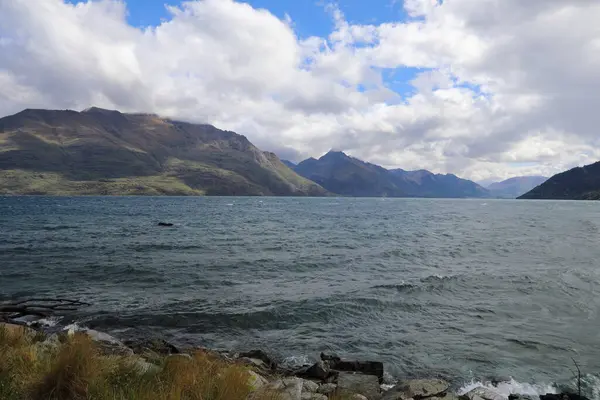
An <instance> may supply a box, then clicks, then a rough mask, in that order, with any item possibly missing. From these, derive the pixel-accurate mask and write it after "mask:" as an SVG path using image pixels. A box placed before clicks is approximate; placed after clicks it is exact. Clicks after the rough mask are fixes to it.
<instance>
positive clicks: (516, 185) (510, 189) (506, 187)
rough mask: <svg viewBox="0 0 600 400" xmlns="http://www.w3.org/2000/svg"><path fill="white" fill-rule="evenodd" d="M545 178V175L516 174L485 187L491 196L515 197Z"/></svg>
mask: <svg viewBox="0 0 600 400" xmlns="http://www.w3.org/2000/svg"><path fill="white" fill-rule="evenodd" d="M547 180H548V178H547V177H545V176H516V177H514V178H510V179H507V180H504V181H502V182H494V183H492V184H490V185H489V186H488V187H487V189H488V190H489V191H490V193H491V194H492V196H493V197H498V198H504V199H515V198H517V197H519V196H521V195H522V194H524V193H527V192H529V191H530V190H531V189H533V188H534V187H536V186H538V185H541V184H542V183H544V182H545V181H547Z"/></svg>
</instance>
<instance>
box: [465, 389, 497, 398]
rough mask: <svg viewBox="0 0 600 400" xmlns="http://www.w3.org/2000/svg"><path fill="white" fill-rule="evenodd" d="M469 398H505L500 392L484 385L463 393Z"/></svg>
mask: <svg viewBox="0 0 600 400" xmlns="http://www.w3.org/2000/svg"><path fill="white" fill-rule="evenodd" d="M464 397H466V398H468V399H469V400H506V397H504V396H502V395H501V394H500V393H497V392H494V391H493V390H491V389H488V388H485V387H478V388H475V389H473V390H471V391H470V392H468V393H465V394H464Z"/></svg>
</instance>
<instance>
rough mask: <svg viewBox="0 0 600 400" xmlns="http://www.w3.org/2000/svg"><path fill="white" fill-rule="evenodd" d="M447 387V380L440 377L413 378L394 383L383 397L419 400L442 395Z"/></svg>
mask: <svg viewBox="0 0 600 400" xmlns="http://www.w3.org/2000/svg"><path fill="white" fill-rule="evenodd" d="M449 387H450V384H449V383H448V382H446V381H443V380H440V379H414V380H409V381H404V382H402V383H400V384H398V385H396V386H395V387H393V388H392V389H390V390H389V391H387V392H386V393H385V395H384V396H383V399H384V400H408V399H414V400H419V399H425V398H429V397H444V396H445V395H446V392H447V390H448V388H449ZM472 400H473V399H472Z"/></svg>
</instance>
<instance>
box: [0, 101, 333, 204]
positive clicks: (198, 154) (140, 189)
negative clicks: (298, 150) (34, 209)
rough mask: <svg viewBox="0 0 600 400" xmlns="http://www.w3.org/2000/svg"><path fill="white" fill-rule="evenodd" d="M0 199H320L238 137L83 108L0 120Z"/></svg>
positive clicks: (306, 184)
mask: <svg viewBox="0 0 600 400" xmlns="http://www.w3.org/2000/svg"><path fill="white" fill-rule="evenodd" d="M0 194H50V195H78V194H86V195H92V194H116V195H119V194H151V195H162V194H167V195H277V196H286V195H294V196H305V195H313V196H320V195H325V194H326V191H325V190H324V189H323V188H321V187H320V186H318V185H316V184H315V183H314V182H310V181H308V180H307V179H305V178H302V177H300V176H299V175H298V174H296V173H295V172H294V171H292V170H291V169H289V168H288V167H287V166H285V165H284V164H283V163H282V162H281V161H280V160H279V158H277V156H276V155H275V154H273V153H268V152H263V151H260V150H259V149H258V148H256V147H255V146H254V145H253V144H252V143H250V142H249V141H248V139H246V137H245V136H242V135H238V134H237V133H234V132H228V131H222V130H219V129H217V128H215V127H214V126H211V125H198V124H191V123H187V122H180V121H174V120H170V119H166V118H160V117H158V116H156V115H152V114H123V113H120V112H118V111H111V110H103V109H100V108H90V109H87V110H85V111H83V112H76V111H71V110H66V111H54V110H31V109H28V110H24V111H22V112H20V113H18V114H15V115H12V116H9V117H5V118H1V119H0Z"/></svg>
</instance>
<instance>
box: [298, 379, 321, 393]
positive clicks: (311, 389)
mask: <svg viewBox="0 0 600 400" xmlns="http://www.w3.org/2000/svg"><path fill="white" fill-rule="evenodd" d="M317 390H319V384H318V383H315V382H313V381H309V380H304V383H303V384H302V391H303V392H308V393H316V392H317Z"/></svg>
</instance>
